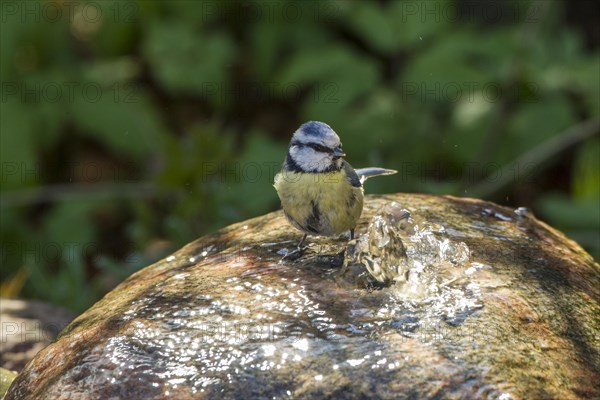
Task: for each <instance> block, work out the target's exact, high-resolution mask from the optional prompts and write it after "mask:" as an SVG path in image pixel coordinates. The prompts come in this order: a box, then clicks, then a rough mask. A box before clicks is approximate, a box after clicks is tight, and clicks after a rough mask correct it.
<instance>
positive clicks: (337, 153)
mask: <svg viewBox="0 0 600 400" xmlns="http://www.w3.org/2000/svg"><path fill="white" fill-rule="evenodd" d="M340 157H346V153H344V151H343V150H342V148H341V147H339V146H338V147H336V148H335V149H333V158H340Z"/></svg>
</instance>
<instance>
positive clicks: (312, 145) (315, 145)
mask: <svg viewBox="0 0 600 400" xmlns="http://www.w3.org/2000/svg"><path fill="white" fill-rule="evenodd" d="M306 146H308V147H310V148H311V149H313V150H316V151H320V152H323V153H332V152H333V150H331V149H330V148H328V147H325V146H323V145H320V144H318V143H306Z"/></svg>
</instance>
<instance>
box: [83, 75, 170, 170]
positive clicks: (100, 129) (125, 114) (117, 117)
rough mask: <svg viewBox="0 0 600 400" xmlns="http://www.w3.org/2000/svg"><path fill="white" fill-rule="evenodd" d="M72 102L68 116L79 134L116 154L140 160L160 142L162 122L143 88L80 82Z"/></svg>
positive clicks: (153, 150)
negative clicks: (80, 90)
mask: <svg viewBox="0 0 600 400" xmlns="http://www.w3.org/2000/svg"><path fill="white" fill-rule="evenodd" d="M83 87H87V88H89V89H84V90H82V92H81V93H80V95H79V96H77V97H76V98H75V101H74V102H73V104H72V118H73V120H74V122H75V123H76V124H77V126H78V127H79V128H80V130H81V131H82V133H84V134H86V135H89V136H91V137H92V138H95V139H97V140H98V142H99V143H103V144H105V145H107V146H108V147H109V148H110V149H111V150H113V151H114V152H115V153H116V154H118V155H122V156H125V157H132V158H134V159H136V160H138V161H141V160H144V159H145V158H146V157H148V156H149V155H150V154H152V153H153V152H155V151H156V150H157V149H159V148H160V146H161V145H162V133H163V130H162V129H163V128H162V123H161V121H160V120H159V118H158V113H157V112H156V110H155V109H154V107H153V106H152V104H151V103H150V102H149V101H148V100H147V98H146V97H145V94H144V92H143V91H141V90H139V88H137V87H135V86H122V85H119V84H115V85H113V86H112V87H109V88H106V87H101V86H100V85H99V84H97V83H95V82H89V83H84V84H83V85H82V88H83Z"/></svg>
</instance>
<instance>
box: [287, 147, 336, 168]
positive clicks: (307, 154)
mask: <svg viewBox="0 0 600 400" xmlns="http://www.w3.org/2000/svg"><path fill="white" fill-rule="evenodd" d="M290 155H291V156H292V158H293V159H294V161H295V162H296V164H298V166H300V168H302V169H303V170H305V171H314V170H316V171H324V170H326V169H327V168H329V166H330V165H331V159H330V158H329V156H328V155H325V154H322V153H318V152H316V151H314V150H313V149H310V148H306V147H304V148H298V147H296V146H294V147H292V148H291V149H290Z"/></svg>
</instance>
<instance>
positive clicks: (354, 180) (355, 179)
mask: <svg viewBox="0 0 600 400" xmlns="http://www.w3.org/2000/svg"><path fill="white" fill-rule="evenodd" d="M342 168H343V169H344V172H345V173H346V178H347V179H348V182H350V184H351V185H352V186H354V187H361V186H362V183H363V182H364V181H363V180H361V178H360V177H359V176H358V175H357V174H356V171H354V168H352V166H351V165H350V164H348V161H346V160H343V161H342Z"/></svg>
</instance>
